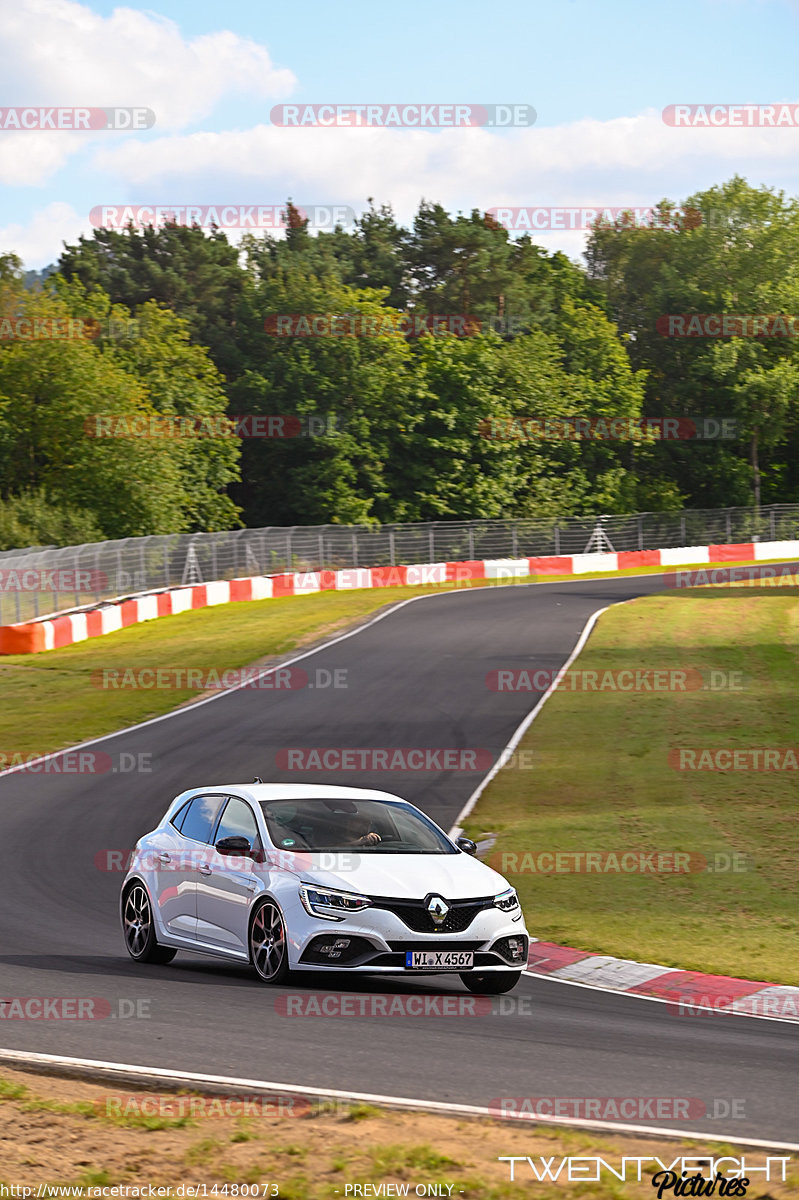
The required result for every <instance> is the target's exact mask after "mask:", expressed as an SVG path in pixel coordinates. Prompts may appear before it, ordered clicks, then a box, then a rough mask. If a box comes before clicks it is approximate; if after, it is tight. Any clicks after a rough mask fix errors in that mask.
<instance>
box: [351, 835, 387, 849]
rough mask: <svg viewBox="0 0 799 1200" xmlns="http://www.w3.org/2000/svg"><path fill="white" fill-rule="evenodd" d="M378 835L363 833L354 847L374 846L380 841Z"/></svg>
mask: <svg viewBox="0 0 799 1200" xmlns="http://www.w3.org/2000/svg"><path fill="white" fill-rule="evenodd" d="M380 840H381V839H380V834H379V833H365V834H364V835H363V837H359V838H358V840H357V842H356V843H355V845H356V846H375V845H376V844H377V843H378V842H379V841H380Z"/></svg>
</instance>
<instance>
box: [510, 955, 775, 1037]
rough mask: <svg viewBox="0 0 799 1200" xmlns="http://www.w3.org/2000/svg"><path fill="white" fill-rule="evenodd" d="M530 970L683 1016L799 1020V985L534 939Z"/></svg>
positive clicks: (533, 973)
mask: <svg viewBox="0 0 799 1200" xmlns="http://www.w3.org/2000/svg"><path fill="white" fill-rule="evenodd" d="M527 974H530V975H540V976H544V977H546V978H547V979H554V980H560V981H562V982H564V983H570V984H579V985H581V986H583V987H590V988H597V989H600V990H603V991H614V992H624V993H626V994H628V995H631V996H643V997H646V998H648V999H651V1000H660V1001H663V1002H665V1003H667V1004H669V1005H670V1007H671V1011H672V1012H673V1013H675V1015H677V1016H712V1015H714V1014H718V1015H725V1016H742V1017H765V1018H767V1019H771V1020H777V1021H799V987H789V986H782V985H780V984H774V983H765V982H756V981H755V980H751V979H738V978H736V977H735V976H732V975H706V974H703V973H702V972H701V971H681V970H678V969H676V968H674V967H661V966H657V965H656V964H654V963H643V962H635V961H634V960H632V959H626V958H612V957H611V956H610V955H608V954H594V953H591V952H589V951H587V950H575V949H574V948H573V947H571V946H560V945H558V944H557V943H555V942H540V941H534V940H531V942H530V952H529V957H528V963H527Z"/></svg>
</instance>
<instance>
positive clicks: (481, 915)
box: [120, 780, 528, 994]
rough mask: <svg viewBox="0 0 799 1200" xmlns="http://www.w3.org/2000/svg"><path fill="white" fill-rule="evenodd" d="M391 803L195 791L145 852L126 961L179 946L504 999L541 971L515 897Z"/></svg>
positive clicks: (255, 791)
mask: <svg viewBox="0 0 799 1200" xmlns="http://www.w3.org/2000/svg"><path fill="white" fill-rule="evenodd" d="M475 850H476V847H475V845H474V843H473V842H470V841H469V839H468V838H457V839H456V840H455V841H453V840H452V839H451V838H449V837H448V836H447V834H446V833H444V831H443V830H442V829H440V828H439V827H438V826H437V825H436V824H435V823H434V822H433V821H432V820H431V819H430V818H429V817H428V816H426V815H425V814H424V813H423V812H421V811H420V810H419V809H417V808H415V807H414V806H413V805H412V804H410V803H408V802H407V801H405V800H402V799H401V798H400V797H398V796H394V795H391V794H390V793H388V792H379V791H372V790H371V789H363V788H351V787H335V786H328V785H318V784H304V783H292V784H264V783H261V782H260V780H259V781H256V782H255V783H253V784H249V785H240V784H226V785H223V786H214V787H205V788H192V789H191V790H190V791H187V792H183V793H181V795H179V796H178V797H176V799H175V800H173V802H172V803H171V804H170V806H169V808H168V810H167V812H166V813H165V815H164V818H163V820H162V821H161V823H160V824H159V825H158V827H157V828H156V829H154V830H153V831H152V832H151V833H148V834H146V835H145V836H144V837H143V838H142V839H141V840H140V841H139V843H138V845H137V846H136V848H135V851H134V854H133V858H132V861H131V865H130V869H129V871H128V873H127V875H126V877H125V881H124V883H123V886H122V894H121V899H120V913H121V919H122V930H123V934H124V938H125V945H126V947H127V950H128V953H129V954H130V955H131V957H132V958H134V959H136V960H137V961H138V962H143V963H148V962H149V963H166V962H169V961H170V960H171V959H172V958H174V956H175V954H176V953H177V951H178V950H187V951H191V952H201V953H203V954H208V955H213V956H215V957H217V958H226V959H229V960H231V961H235V962H242V963H250V964H251V965H252V966H253V967H254V968H255V971H256V972H257V974H258V976H259V978H260V979H261V980H262V981H263V982H264V983H273V984H275V983H283V982H285V981H286V979H287V977H288V975H289V972H290V971H301V970H313V971H320V970H321V971H324V970H337V971H342V970H347V971H354V972H368V973H373V974H386V975H406V976H407V975H419V974H425V973H426V974H439V973H441V972H454V973H457V974H458V975H459V976H460V978H461V979H462V980H463V983H464V984H465V985H466V987H467V988H468V989H469V990H470V991H473V992H481V993H488V994H498V993H500V992H507V991H510V989H511V988H512V987H513V986H514V985H515V984H516V983H517V981H518V979H519V977H520V974H521V971H522V969H523V967H525V966H526V964H527V946H528V935H527V930H526V929H525V924H524V918H523V915H522V910H521V908H520V906H519V901H518V898H517V896H516V893H515V891H514V890H513V888H511V887H510V886H509V885H508V883H507V881H506V880H505V879H503V878H502V876H501V875H498V874H497V872H496V871H493V870H492V869H491V868H490V867H488V866H486V864H485V863H482V862H479V861H478V860H477V858H475V857H474V855H475Z"/></svg>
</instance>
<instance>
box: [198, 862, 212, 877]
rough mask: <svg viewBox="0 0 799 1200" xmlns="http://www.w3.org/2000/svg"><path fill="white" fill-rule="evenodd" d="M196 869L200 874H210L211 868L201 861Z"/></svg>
mask: <svg viewBox="0 0 799 1200" xmlns="http://www.w3.org/2000/svg"><path fill="white" fill-rule="evenodd" d="M197 870H198V871H199V872H200V874H201V875H210V874H211V868H210V867H209V866H206V864H205V863H203V864H202V865H201V866H199V867H198V868H197Z"/></svg>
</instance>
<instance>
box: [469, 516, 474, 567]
mask: <svg viewBox="0 0 799 1200" xmlns="http://www.w3.org/2000/svg"><path fill="white" fill-rule="evenodd" d="M469 558H470V559H471V560H472V561H474V525H472V523H471V521H470V522H469Z"/></svg>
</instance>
